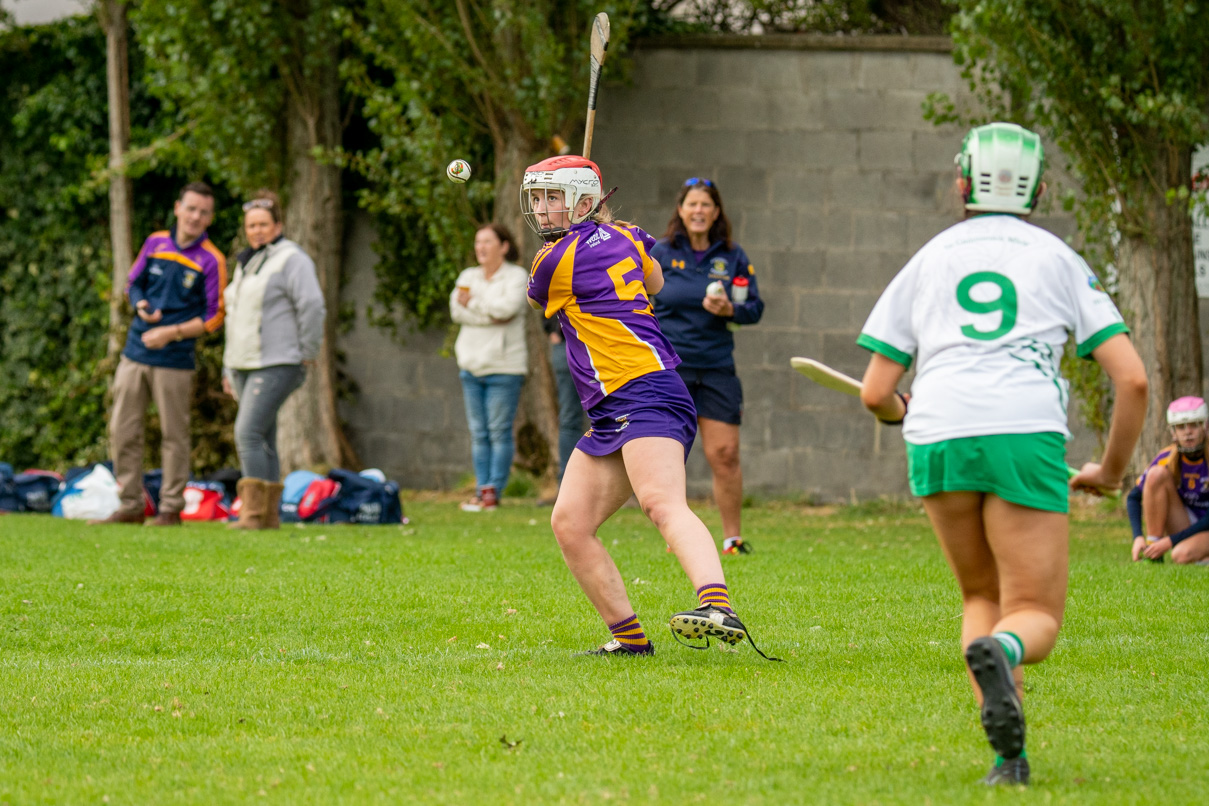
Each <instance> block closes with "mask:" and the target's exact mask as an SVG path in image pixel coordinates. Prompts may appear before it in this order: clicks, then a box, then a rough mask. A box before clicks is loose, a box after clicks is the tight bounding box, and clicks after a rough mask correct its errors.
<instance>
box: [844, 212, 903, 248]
mask: <svg viewBox="0 0 1209 806" xmlns="http://www.w3.org/2000/svg"><path fill="white" fill-rule="evenodd" d="M852 218H853V228H854V230H855V234H854V239H853V245H854V247H855V248H856V249H858V250H865V249H872V250H877V251H887V250H905V249H907V248H908V247H909V244H908V243H907V217H906V216H904V215H903V214H902V213H894V212H890V213H871V212H856V213H853V214H852Z"/></svg>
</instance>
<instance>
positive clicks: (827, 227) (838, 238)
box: [796, 210, 852, 252]
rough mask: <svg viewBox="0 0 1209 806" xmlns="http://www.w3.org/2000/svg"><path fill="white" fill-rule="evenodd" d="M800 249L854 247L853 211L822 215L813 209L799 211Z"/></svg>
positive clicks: (829, 249)
mask: <svg viewBox="0 0 1209 806" xmlns="http://www.w3.org/2000/svg"><path fill="white" fill-rule="evenodd" d="M796 243H797V248H798V249H826V250H827V251H828V252H830V251H832V250H835V249H851V248H852V213H851V212H848V211H846V210H839V211H832V212H827V213H824V214H822V215H820V214H818V213H816V212H815V211H812V210H802V211H800V212H799V213H798V237H797V242H796Z"/></svg>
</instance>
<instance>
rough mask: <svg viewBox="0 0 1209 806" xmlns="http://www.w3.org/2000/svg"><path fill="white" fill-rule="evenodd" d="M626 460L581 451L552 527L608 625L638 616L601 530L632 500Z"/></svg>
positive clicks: (567, 475) (565, 556)
mask: <svg viewBox="0 0 1209 806" xmlns="http://www.w3.org/2000/svg"><path fill="white" fill-rule="evenodd" d="M630 492H631V490H630V483H629V481H628V479H627V478H626V470H625V465H624V464H623V463H622V460H621V455H620V454H619V453H614V454H612V455H610V456H589V455H588V454H586V453H584V452H583V451H581V450H578V449H576V450H575V451H574V452H572V454H571V459H570V461H569V462H567V471H566V473H564V474H563V482H562V486H561V487H560V488H559V492H558V500H557V501H555V503H554V512H553V513H552V514H551V516H550V524H551V526H552V527H553V528H554V537H555V538H556V539H557V540H558V547H559V548H560V549H561V550H562V554H563V560H565V561H566V563H567V568H569V569H570V571H571V575H572V576H574V577H575V581H576V582H578V583H579V587H580V588H581V589H583V592H584V593H585V594H586V595H587V597H588V601H590V602H591V603H592V606H593V607H594V608H596V612H597V613H599V614H600V617H601V618H602V619H604V621H605V623H606V624H614V623H616V622H617V621H618V620H620V619H624V618H627V617H629V616H630V615H632V614H633V613H634V608H633V607H632V606H631V605H630V599H629V596H628V595H627V594H626V589H625V583H624V582H623V581H622V579H621V572H620V571H618V570H617V564H616V563H614V562H613V558H612V557H610V556H609V552H608V551H607V550H606V549H605V547H604V544H603V543H601V542H600V538H599V537H597V536H596V531H597V530H598V529H599V528H600V525H601V524H603V523H604V522H605V521H606V520H608V519H609V517H610V516H611V515H612V514H613V513H614V512H616V511H617V510H618V509H620V508H621V505H622V504H624V503H625V501H626V499H627V498H629V497H630Z"/></svg>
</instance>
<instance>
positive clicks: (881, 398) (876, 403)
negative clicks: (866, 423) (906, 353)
mask: <svg viewBox="0 0 1209 806" xmlns="http://www.w3.org/2000/svg"><path fill="white" fill-rule="evenodd" d="M906 371H907V368H906V367H904V366H903V365H902V364H900V363H898V362H897V361H894V360H892V359H889V358H887V357H886V356H884V355H882V354H881V353H874V354H873V356H872V357H871V358H870V359H869V366H868V367H866V368H865V378H864V380H863V381H862V384H861V403H864V404H865V408H867V409H869V411H871V412H873V414H874V416H876V417H877V419H879V420H881V421H882V422H885V423H901V422H902V421H903V418H904V417H906V416H907V398H906V397H904V396H903V395H900V394H899V393H898V392H897V391H896V389H897V387H898V382H899V381H900V380H902V377H903V373H905V372H906Z"/></svg>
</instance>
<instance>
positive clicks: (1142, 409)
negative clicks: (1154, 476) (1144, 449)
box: [1070, 333, 1149, 492]
mask: <svg viewBox="0 0 1209 806" xmlns="http://www.w3.org/2000/svg"><path fill="white" fill-rule="evenodd" d="M1091 355H1092V358H1093V359H1095V361H1096V363H1098V364H1099V365H1100V366H1101V367H1103V368H1104V371H1105V372H1106V373H1107V374H1108V377H1109V380H1111V381H1112V385H1113V391H1114V403H1113V407H1112V421H1111V423H1110V424H1109V427H1108V442H1107V443H1106V444H1105V446H1104V455H1103V456H1102V457H1101V459H1100V461H1099V463H1096V462H1088V463H1087V464H1085V465H1083V469H1082V470H1080V471H1079V473H1078V474H1077V475H1076V476H1075V477H1074V478H1072V479H1071V480H1070V485H1071V487H1073V488H1076V489H1084V490H1089V491H1092V492H1095V491H1098V490H1101V489H1118V488H1119V487H1120V486H1121V479H1122V478H1123V477H1124V476H1125V468H1126V466H1127V465H1128V464H1129V458H1130V457H1131V456H1132V455H1133V449H1134V446H1135V445H1137V444H1138V437H1139V436H1140V435H1141V433H1142V425H1143V424H1144V423H1145V420H1146V394H1147V390H1148V388H1149V385H1148V384H1147V381H1146V368H1145V367H1144V366H1142V359H1141V358H1140V357H1139V356H1138V352H1137V350H1135V349H1134V347H1133V342H1131V341H1130V340H1129V337H1128V336H1126V335H1125V334H1124V333H1119V334H1117V335H1116V336H1113V337H1111V338H1110V339H1108V340H1107V341H1105V342H1104V343H1103V344H1101V345H1100V346H1098V347H1096V349H1095V350H1094V351H1092V354H1091Z"/></svg>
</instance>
